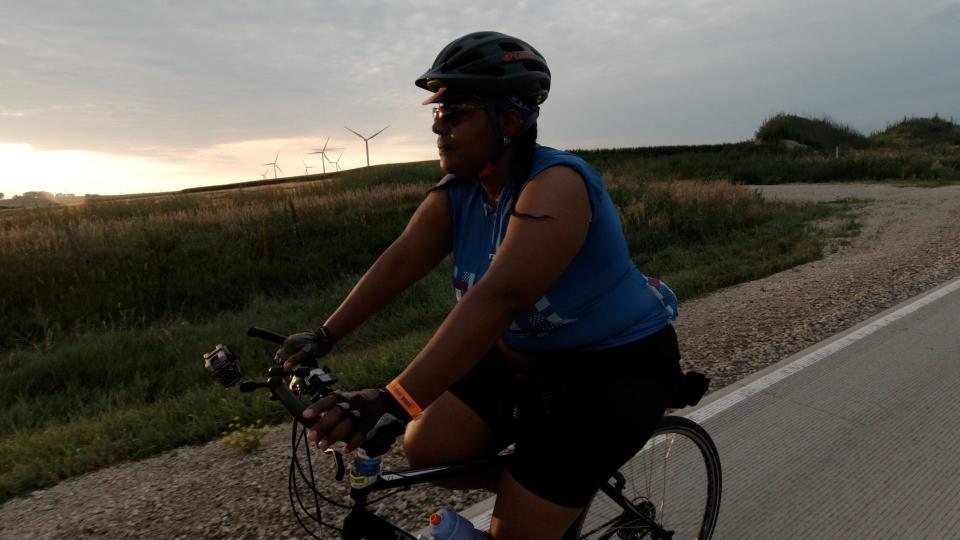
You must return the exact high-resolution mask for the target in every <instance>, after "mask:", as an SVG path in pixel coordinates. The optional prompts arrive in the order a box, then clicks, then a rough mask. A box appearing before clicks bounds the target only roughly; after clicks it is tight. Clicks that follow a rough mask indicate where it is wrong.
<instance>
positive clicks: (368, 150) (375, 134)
mask: <svg viewBox="0 0 960 540" xmlns="http://www.w3.org/2000/svg"><path fill="white" fill-rule="evenodd" d="M343 127H345V128H346V129H347V130H348V131H349V132H350V133H353V134H354V135H356V136H357V137H360V138H361V139H363V146H364V147H365V148H366V149H367V167H369V166H370V142H369V141H370V139H372V138H374V137H376V136H377V135H379V134H381V133H383V129H387V128H388V127H390V126H387V127H385V128H383V129H381V130H380V131H378V132H376V133H374V134H373V135H371V136H369V137H364V136H363V135H361V134H359V133H357V132H356V131H354V130H352V129H350V128H348V127H347V126H343Z"/></svg>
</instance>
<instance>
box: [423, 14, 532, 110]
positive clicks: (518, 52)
mask: <svg viewBox="0 0 960 540" xmlns="http://www.w3.org/2000/svg"><path fill="white" fill-rule="evenodd" d="M416 84H417V86H419V87H420V88H424V89H426V90H430V91H431V92H438V91H440V89H441V88H446V89H447V90H446V91H447V92H449V93H450V94H470V95H475V96H480V97H486V98H493V99H498V98H509V97H517V98H519V99H520V100H522V101H523V102H524V103H525V104H526V105H528V106H530V107H537V106H539V105H540V104H541V103H543V102H544V101H545V100H546V99H547V94H548V93H549V92H550V70H549V69H548V68H547V62H546V60H544V59H543V56H542V55H541V54H540V53H539V52H538V51H537V50H536V49H534V48H533V47H531V46H530V45H529V44H528V43H527V42H525V41H522V40H520V39H517V38H515V37H512V36H508V35H506V34H501V33H500V32H473V33H471V34H467V35H465V36H463V37H461V38H458V39H455V40H453V42H451V43H450V44H449V45H447V46H446V47H444V48H443V50H442V51H440V54H438V55H437V59H436V60H434V61H433V66H432V67H431V68H430V69H429V70H428V71H427V72H426V73H424V74H423V75H421V76H420V77H419V78H418V79H417V81H416ZM435 98H439V95H438V96H435ZM429 101H431V100H428V102H429Z"/></svg>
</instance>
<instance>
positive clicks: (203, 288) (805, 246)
mask: <svg viewBox="0 0 960 540" xmlns="http://www.w3.org/2000/svg"><path fill="white" fill-rule="evenodd" d="M800 124H801V125H803V126H807V127H810V126H809V124H807V123H805V122H801V123H800ZM821 128H823V126H820V127H818V128H816V129H815V130H811V131H810V133H819V131H817V130H819V129H821ZM955 128H956V126H954V125H953V124H952V122H951V123H950V126H948V127H947V128H946V129H944V127H943V126H942V121H939V120H938V121H937V122H935V123H934V124H933V128H930V127H929V126H927V125H926V124H924V123H922V122H921V123H918V122H909V123H906V124H904V123H903V122H901V123H899V124H897V125H895V126H891V128H889V129H888V130H887V131H888V132H889V136H888V137H887V139H891V138H892V139H895V140H896V141H899V142H897V143H896V144H895V143H894V142H891V140H885V139H884V138H883V137H878V138H877V140H874V137H871V141H870V146H868V147H866V148H862V149H860V148H853V147H851V148H850V149H849V150H847V151H845V152H841V153H840V157H839V158H838V157H836V152H834V153H833V154H831V153H830V152H822V151H818V150H816V149H813V150H796V149H789V148H785V147H783V146H782V145H781V144H779V143H775V142H769V143H768V142H764V143H763V144H755V143H754V142H752V141H751V142H743V143H736V144H722V145H707V146H673V147H657V148H624V149H614V150H594V151H585V152H583V155H584V157H585V158H586V159H587V160H588V161H590V162H592V163H593V164H594V165H595V166H596V167H597V168H598V169H599V170H600V171H601V172H602V173H603V174H604V176H605V178H606V180H607V183H608V186H609V189H610V193H611V196H612V197H613V199H614V201H615V203H616V205H617V207H618V209H619V212H620V214H621V217H622V221H623V226H624V232H625V234H626V237H627V241H628V243H629V245H630V249H631V253H632V255H633V257H634V259H635V261H636V262H637V264H638V265H639V266H640V268H641V269H643V270H644V271H645V272H646V273H647V274H649V275H653V276H658V277H661V278H663V279H664V280H665V281H667V282H668V283H669V284H670V285H671V286H672V287H673V288H674V289H675V290H676V291H677V292H678V294H679V296H680V297H681V299H682V300H685V299H689V298H693V297H696V296H698V295H702V294H706V293H708V292H710V291H713V290H716V289H719V288H722V287H725V286H729V285H732V284H735V283H739V282H743V281H747V280H751V279H756V278H759V277H762V276H764V275H768V274H771V273H773V272H777V271H780V270H783V269H785V268H789V267H791V266H794V265H796V264H800V263H802V262H806V261H809V260H812V259H816V258H818V257H820V256H821V254H822V252H823V247H824V241H825V236H824V235H825V233H824V232H823V231H820V230H819V229H817V228H814V227H811V225H810V223H811V222H812V221H814V220H818V219H821V218H824V217H826V216H836V214H837V213H838V212H843V211H844V207H843V205H839V206H837V205H834V206H831V205H819V206H813V205H792V204H785V203H778V202H771V201H766V200H763V199H762V198H761V197H759V196H758V195H757V194H756V193H754V192H752V191H750V190H748V189H746V188H744V187H742V186H740V185H737V182H744V181H750V182H778V181H794V180H808V181H827V180H833V179H863V178H875V179H878V180H879V179H883V180H887V179H901V178H957V176H958V175H957V171H960V161H958V160H960V156H958V154H957V152H956V150H955V148H953V147H951V146H950V144H948V143H949V141H952V140H954V139H952V138H951V137H953V135H952V134H953V133H955ZM841 131H842V130H841ZM787 132H789V133H794V131H789V130H788V131H787ZM818 136H819V135H818ZM920 137H925V139H924V140H925V141H930V140H934V141H938V143H937V146H936V147H933V146H932V145H933V144H934V143H932V142H928V143H924V144H922V145H915V144H913V143H910V144H906V143H903V142H902V141H903V140H904V139H906V140H908V141H916V140H919V139H920ZM930 137H933V139H931V138H930ZM941 138H943V139H944V140H946V141H947V142H948V143H945V144H939V141H940V140H941ZM824 140H828V139H824ZM831 140H832V139H831ZM824 144H825V143H824ZM439 177H440V171H439V169H438V166H437V162H436V161H426V162H420V163H407V164H395V165H381V166H376V167H370V168H365V169H357V170H351V171H344V172H341V173H335V174H328V175H312V176H311V177H303V178H299V179H296V180H292V181H291V180H288V179H284V180H287V181H285V182H282V183H273V182H268V183H264V182H255V183H239V184H236V185H233V186H211V187H209V188H206V189H197V190H189V191H188V192H184V193H166V194H156V195H143V196H131V197H110V198H90V199H89V200H87V201H85V203H84V204H81V205H74V206H49V207H37V208H15V209H9V210H5V211H3V212H0V253H3V257H0V275H2V276H3V279H2V280H0V375H2V377H0V501H2V500H5V499H7V498H10V497H12V496H15V495H18V494H22V493H25V492H27V491H29V490H31V489H34V488H37V487H42V486H46V485H49V484H51V483H54V482H57V481H59V480H60V479H63V478H66V477H69V476H73V475H77V474H82V473H83V472H86V471H89V470H92V469H95V468H97V467H102V466H105V465H109V464H112V463H116V462H119V461H123V460H130V459H138V458H142V457H145V456H149V455H152V454H155V453H157V452H161V451H164V450H167V449H170V448H175V447H177V446H180V445H183V444H188V443H196V442H201V441H205V440H209V439H211V438H215V437H218V436H219V434H220V433H221V432H222V431H223V430H224V429H227V426H228V425H229V424H231V423H234V422H235V420H234V418H239V423H242V424H243V423H251V422H253V421H254V420H257V419H264V420H267V421H279V420H281V419H283V418H284V414H283V413H282V412H281V410H280V409H279V408H278V407H277V406H276V404H275V403H272V402H270V401H268V400H266V399H263V398H262V397H261V396H251V395H248V394H239V393H237V392H234V391H226V390H224V389H222V388H219V387H218V386H216V385H214V384H212V383H211V381H210V380H209V379H208V378H207V375H206V373H205V371H204V370H203V369H202V366H201V360H200V358H201V354H202V353H203V352H206V351H208V350H210V349H211V348H212V347H213V345H215V344H217V343H229V344H231V345H232V346H233V348H234V350H235V351H236V352H237V353H238V354H239V356H240V357H241V358H242V365H243V368H244V370H245V372H246V373H251V374H252V373H258V372H260V371H262V370H263V369H265V368H266V367H267V366H268V365H269V363H270V358H271V357H272V354H273V349H274V348H275V347H273V346H271V345H269V344H266V343H260V342H254V341H252V340H250V339H248V338H246V337H245V336H244V332H245V330H246V328H247V327H248V326H250V325H253V324H257V325H261V326H265V327H268V328H272V329H275V330H277V331H279V332H293V331H296V330H300V329H303V328H312V327H314V326H316V325H317V324H319V323H320V322H322V321H323V320H324V318H325V317H326V315H327V314H329V313H331V312H332V311H333V310H334V309H335V308H336V306H337V305H338V304H339V302H340V301H341V300H342V299H343V298H344V297H345V296H346V294H347V293H348V292H349V291H350V289H351V288H352V286H353V285H354V283H355V282H356V280H357V279H358V278H359V277H360V276H361V275H362V273H363V271H364V270H365V269H366V268H367V267H369V265H370V264H371V263H372V262H373V261H374V260H375V258H376V257H377V256H378V255H379V254H380V253H381V252H382V250H383V249H384V248H385V247H386V246H388V245H389V243H390V242H392V241H393V239H394V238H396V236H397V235H398V234H399V232H400V231H401V230H402V229H403V227H404V226H405V224H406V222H407V220H408V219H409V217H410V215H411V214H412V212H413V211H414V209H415V208H416V207H417V205H418V204H419V203H420V201H421V200H422V198H423V195H424V192H425V191H426V189H428V188H429V187H430V186H431V185H432V184H433V183H434V182H435V181H436V180H437V179H438V178H439ZM297 180H299V181H297ZM840 221H841V222H843V223H845V224H846V225H845V226H844V227H843V228H842V230H839V231H837V232H836V234H850V233H851V232H852V231H855V230H856V226H855V225H856V224H855V223H853V222H851V221H850V220H849V219H847V220H840ZM451 266H452V264H451V262H450V261H449V260H447V261H445V262H444V263H442V264H441V265H440V267H439V268H437V269H436V270H435V271H434V272H433V273H431V274H430V275H429V276H427V277H426V278H425V279H424V280H423V281H422V282H421V283H419V284H417V285H415V286H414V287H412V288H411V289H410V290H409V291H407V292H406V293H405V294H404V295H403V296H402V297H400V298H399V299H398V300H397V301H396V302H395V303H394V304H392V305H391V306H389V307H388V308H386V309H385V310H384V311H383V312H382V313H381V314H379V315H378V316H376V317H375V318H374V319H372V320H371V321H369V322H368V323H367V324H366V325H365V326H364V327H363V328H362V329H361V330H359V331H358V332H356V333H355V334H354V335H352V336H350V337H349V338H348V339H346V340H345V341H344V342H342V343H341V344H338V347H337V352H336V354H334V355H331V356H330V357H328V358H329V365H330V366H331V367H333V368H334V369H335V370H336V371H337V372H338V374H339V375H340V376H341V381H342V385H341V387H343V388H355V387H364V386H370V385H376V384H382V383H383V382H385V381H387V380H388V379H389V378H390V377H392V376H393V375H394V374H396V373H397V372H399V371H400V370H401V369H402V368H403V366H405V364H406V363H407V362H409V360H410V359H412V358H413V356H414V355H415V354H416V352H417V351H418V350H419V348H420V347H421V346H422V345H423V344H424V343H425V342H426V341H427V340H428V339H429V337H430V336H431V334H432V332H433V331H434V330H435V329H436V327H437V325H439V324H440V322H441V321H442V320H443V318H444V317H445V315H446V313H447V312H448V311H449V309H450V308H451V307H452V305H453V302H454V297H453V293H452V290H451V285H450V277H449V276H450V272H451ZM681 312H682V304H681Z"/></svg>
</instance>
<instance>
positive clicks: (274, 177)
mask: <svg viewBox="0 0 960 540" xmlns="http://www.w3.org/2000/svg"><path fill="white" fill-rule="evenodd" d="M279 157H280V151H279V150H277V156H276V157H275V158H273V163H264V166H267V165H273V179H274V180H276V179H277V169H280V166H279V165H277V158H279ZM280 172H283V169H280ZM284 174H286V173H284Z"/></svg>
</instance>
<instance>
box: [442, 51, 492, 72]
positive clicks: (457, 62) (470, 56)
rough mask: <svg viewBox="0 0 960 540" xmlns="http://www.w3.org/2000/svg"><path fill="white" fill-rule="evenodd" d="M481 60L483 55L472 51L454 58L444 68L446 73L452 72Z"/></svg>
mask: <svg viewBox="0 0 960 540" xmlns="http://www.w3.org/2000/svg"><path fill="white" fill-rule="evenodd" d="M482 59H483V55H482V54H480V53H479V52H478V51H476V50H474V51H470V52H468V53H466V54H463V55H460V56H458V57H456V58H451V59H450V61H449V63H448V64H447V66H446V68H447V70H448V71H453V70H456V69H459V68H461V67H463V66H465V65H467V64H469V63H471V62H476V61H477V60H482Z"/></svg>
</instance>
